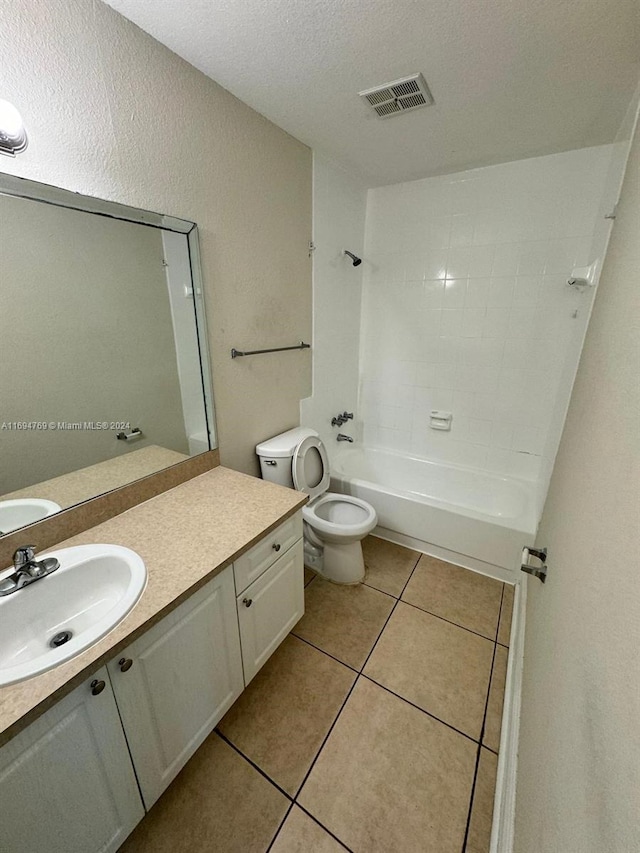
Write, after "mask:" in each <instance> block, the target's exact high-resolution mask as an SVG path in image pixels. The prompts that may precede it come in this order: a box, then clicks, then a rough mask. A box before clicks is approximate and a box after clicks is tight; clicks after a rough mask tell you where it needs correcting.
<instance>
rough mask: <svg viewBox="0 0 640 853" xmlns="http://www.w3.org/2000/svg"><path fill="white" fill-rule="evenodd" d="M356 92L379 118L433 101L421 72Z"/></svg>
mask: <svg viewBox="0 0 640 853" xmlns="http://www.w3.org/2000/svg"><path fill="white" fill-rule="evenodd" d="M358 94H359V95H360V97H361V98H362V99H363V100H364V101H366V102H367V104H368V105H369V106H370V107H371V108H372V109H373V111H374V112H375V113H376V115H377V116H379V118H388V117H389V116H393V115H399V114H400V113H403V112H408V111H409V110H415V109H417V108H418V107H427V106H429V105H430V104H432V103H433V97H432V95H431V92H430V91H429V87H428V86H427V84H426V82H425V79H424V77H423V76H422V74H414V75H412V76H411V77H403V78H402V79H401V80H394V81H393V82H392V83H386V84H385V85H384V86H375V87H374V88H373V89H366V90H365V91H364V92H359V93H358Z"/></svg>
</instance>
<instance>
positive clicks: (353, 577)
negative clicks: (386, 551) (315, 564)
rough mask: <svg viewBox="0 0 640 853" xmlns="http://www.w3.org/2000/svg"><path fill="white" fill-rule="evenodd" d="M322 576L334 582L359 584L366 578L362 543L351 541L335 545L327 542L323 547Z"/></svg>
mask: <svg viewBox="0 0 640 853" xmlns="http://www.w3.org/2000/svg"><path fill="white" fill-rule="evenodd" d="M322 557H323V566H322V569H321V572H322V576H323V577H325V578H326V579H327V580H330V581H333V582H334V583H342V584H358V583H362V581H363V580H364V557H363V556H362V544H361V543H360V542H349V543H347V544H346V545H335V544H334V543H332V542H325V543H324V548H323V554H322Z"/></svg>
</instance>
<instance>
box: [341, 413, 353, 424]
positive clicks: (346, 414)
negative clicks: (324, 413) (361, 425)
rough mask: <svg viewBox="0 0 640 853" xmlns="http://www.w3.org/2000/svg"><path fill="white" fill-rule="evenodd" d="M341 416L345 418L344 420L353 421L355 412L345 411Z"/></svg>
mask: <svg viewBox="0 0 640 853" xmlns="http://www.w3.org/2000/svg"><path fill="white" fill-rule="evenodd" d="M341 417H342V418H343V422H346V421H352V420H353V412H343V413H342V415H341Z"/></svg>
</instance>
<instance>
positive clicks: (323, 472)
mask: <svg viewBox="0 0 640 853" xmlns="http://www.w3.org/2000/svg"><path fill="white" fill-rule="evenodd" d="M291 473H292V475H293V485H294V486H295V487H296V489H297V490H298V491H299V492H304V493H305V494H306V495H309V497H310V498H315V497H317V496H318V495H321V494H323V493H324V492H326V491H327V489H328V488H329V482H330V480H331V476H330V473H329V460H328V459H327V451H326V450H325V446H324V444H323V443H322V441H321V440H320V438H319V436H317V435H309V436H307V438H303V439H302V441H301V442H300V443H299V444H298V446H297V447H296V449H295V450H294V452H293V461H292V463H291Z"/></svg>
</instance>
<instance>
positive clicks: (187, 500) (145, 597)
mask: <svg viewBox="0 0 640 853" xmlns="http://www.w3.org/2000/svg"><path fill="white" fill-rule="evenodd" d="M306 501H307V498H306V495H303V494H301V493H300V492H296V491H293V490H292V489H285V488H283V487H281V486H276V485H274V484H273V483H266V482H264V481H263V480H258V479H256V478H255V477H249V476H247V475H246V474H240V473H238V472H237V471H231V470H229V469H228V468H222V467H218V468H214V469H213V470H212V471H208V472H207V473H205V474H201V475H200V476H199V477H195V478H194V479H192V480H189V481H188V482H186V483H183V484H182V485H180V486H176V487H175V488H174V489H170V490H169V491H168V492H164V493H163V494H161V495H158V496H157V497H155V498H152V499H151V500H148V501H146V502H145V503H142V504H139V505H138V506H135V507H133V508H132V509H130V510H128V511H127V512H124V513H122V514H121V515H118V516H116V517H115V518H112V519H110V520H109V521H106V522H104V523H103V524H99V525H98V526H97V527H93V528H91V529H90V530H86V531H84V532H83V533H81V534H79V535H78V536H74V537H73V538H72V539H67V540H66V541H64V542H60V543H59V545H56V546H55V547H56V548H63V547H69V546H71V545H85V544H90V543H96V544H98V543H109V544H114V545H124V546H126V547H127V548H131V549H133V550H134V551H136V552H137V553H138V554H139V555H140V556H141V557H142V559H143V560H144V562H145V565H146V567H147V572H148V580H147V586H146V589H145V590H144V592H143V594H142V596H141V598H140V600H139V601H138V603H137V604H136V605H135V607H134V608H133V610H132V611H131V612H130V613H129V614H128V615H127V616H126V618H125V619H123V621H122V622H120V624H119V625H117V626H116V627H115V628H114V629H113V630H112V631H110V632H109V633H108V634H107V635H106V636H105V637H103V638H102V639H101V640H99V641H98V642H97V643H95V644H94V645H93V646H91V647H90V648H88V649H86V650H85V651H84V652H82V653H81V654H79V655H77V656H76V657H75V658H72V659H71V660H69V661H67V662H66V663H63V664H60V666H57V667H55V668H54V669H52V670H49V671H48V672H43V673H41V674H40V675H36V676H34V677H33V678H30V679H28V680H26V681H22V682H20V683H19V684H12V685H9V686H8V687H2V688H0V745H1V744H3V743H5V742H6V741H7V740H9V739H10V738H11V737H13V736H14V735H15V734H17V733H18V731H20V730H21V729H23V728H24V727H25V726H27V725H28V724H29V723H30V722H32V721H33V720H34V719H36V717H38V716H39V715H40V714H42V713H43V712H44V711H46V710H47V709H48V708H50V707H51V706H52V705H53V704H54V703H55V702H56V701H58V700H59V699H60V698H61V697H62V696H64V695H65V694H66V693H68V692H70V691H71V690H72V689H73V688H74V687H75V686H77V685H78V684H79V683H81V682H82V681H83V680H84V679H86V678H87V677H88V676H89V675H91V673H92V672H94V671H95V670H97V669H98V668H99V667H100V666H102V665H103V664H104V663H106V662H107V661H109V660H111V658H113V657H114V656H115V655H117V654H118V652H119V651H121V650H122V649H123V648H125V647H126V646H127V645H128V644H129V643H130V642H132V641H133V640H134V639H135V638H136V637H139V636H140V635H141V634H143V633H144V632H145V631H146V630H147V629H148V628H150V627H151V625H153V624H154V623H155V622H157V621H158V620H159V619H161V618H162V617H163V616H165V615H166V614H167V613H169V612H170V611H171V610H173V608H174V607H176V606H177V605H178V604H180V603H181V602H182V601H184V600H185V599H186V598H188V597H189V596H190V595H191V594H193V593H194V592H195V591H196V590H197V589H199V588H200V587H201V586H202V585H203V584H204V583H206V581H208V580H209V579H210V578H212V577H213V576H214V575H216V574H217V573H218V572H220V571H221V570H222V569H223V568H225V567H226V566H228V565H229V564H230V563H232V562H233V561H234V560H235V559H236V558H237V557H238V556H239V555H240V554H242V553H243V552H244V551H246V550H248V549H249V548H250V547H251V546H252V545H254V544H255V543H256V542H257V541H258V540H259V539H261V538H262V537H263V536H265V535H266V534H267V533H269V532H270V531H271V530H273V529H274V528H275V527H277V526H278V525H279V524H280V523H281V522H282V521H284V520H285V519H286V518H289V517H290V516H291V515H293V514H294V513H295V512H296V511H297V510H299V509H300V508H301V507H302V506H303V505H304V504H305V503H306ZM51 580H53V578H52V579H51ZM41 582H42V583H47V582H48V581H47V578H44V579H43V580H42V581H41ZM54 582H55V581H54ZM16 594H18V595H20V594H21V593H16Z"/></svg>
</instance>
